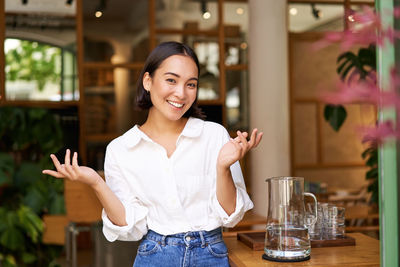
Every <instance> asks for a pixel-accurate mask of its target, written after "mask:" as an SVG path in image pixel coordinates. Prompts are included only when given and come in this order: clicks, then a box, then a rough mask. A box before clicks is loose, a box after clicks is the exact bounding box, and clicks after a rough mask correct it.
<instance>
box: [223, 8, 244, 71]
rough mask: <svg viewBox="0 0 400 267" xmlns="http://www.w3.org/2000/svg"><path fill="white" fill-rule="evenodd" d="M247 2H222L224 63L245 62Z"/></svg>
mask: <svg viewBox="0 0 400 267" xmlns="http://www.w3.org/2000/svg"><path fill="white" fill-rule="evenodd" d="M248 21H249V16H248V4H247V3H240V2H237V3H236V2H234V3H229V2H226V3H224V25H225V26H224V27H225V30H224V31H225V39H224V40H225V65H228V66H229V65H237V64H247V46H248V42H247V40H248V24H249V22H248Z"/></svg>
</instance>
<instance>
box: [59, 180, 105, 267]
mask: <svg viewBox="0 0 400 267" xmlns="http://www.w3.org/2000/svg"><path fill="white" fill-rule="evenodd" d="M64 197H65V207H66V211H67V215H66V217H67V219H68V222H69V223H68V226H67V227H66V229H65V243H66V261H67V264H68V266H72V267H77V266H78V263H77V261H78V259H77V251H78V247H77V236H78V235H79V233H80V232H90V231H91V229H92V226H93V225H96V224H97V223H98V222H99V221H100V220H101V211H102V206H101V204H100V202H99V200H98V199H97V197H96V195H95V193H94V192H93V190H92V189H91V188H90V187H89V186H87V185H85V184H83V183H80V182H72V181H70V180H67V179H66V180H64ZM95 246H96V244H95ZM95 251H98V250H96V249H95ZM99 258H100V257H99V255H94V266H97V265H96V260H97V259H99Z"/></svg>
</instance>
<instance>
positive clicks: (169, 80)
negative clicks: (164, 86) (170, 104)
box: [167, 78, 175, 83]
mask: <svg viewBox="0 0 400 267" xmlns="http://www.w3.org/2000/svg"><path fill="white" fill-rule="evenodd" d="M167 82H169V83H175V80H174V79H171V78H169V79H167Z"/></svg>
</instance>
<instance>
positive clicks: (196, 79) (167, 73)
mask: <svg viewBox="0 0 400 267" xmlns="http://www.w3.org/2000/svg"><path fill="white" fill-rule="evenodd" d="M164 75H172V76H175V77H177V78H180V77H181V76H180V75H179V74H176V73H174V72H165V73H164ZM190 80H195V81H199V79H198V78H196V77H192V78H189V79H188V81H190Z"/></svg>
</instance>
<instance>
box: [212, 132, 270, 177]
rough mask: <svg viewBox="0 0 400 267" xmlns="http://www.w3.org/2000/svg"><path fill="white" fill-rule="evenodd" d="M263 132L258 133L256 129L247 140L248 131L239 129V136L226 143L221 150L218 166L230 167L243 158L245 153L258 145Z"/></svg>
mask: <svg viewBox="0 0 400 267" xmlns="http://www.w3.org/2000/svg"><path fill="white" fill-rule="evenodd" d="M262 135H263V133H262V132H260V133H258V130H257V129H254V130H253V132H252V133H251V136H250V140H249V141H247V136H248V134H247V132H240V131H237V137H236V138H234V139H232V138H231V140H230V141H229V142H228V143H226V144H225V145H224V146H223V147H222V148H221V150H220V151H219V155H218V161H217V167H218V168H225V169H227V168H229V167H230V166H231V165H232V164H233V163H235V162H236V161H238V160H240V159H242V158H243V157H244V155H245V154H246V153H247V152H248V151H249V150H250V149H252V148H254V147H256V146H258V144H259V143H260V141H261V138H262Z"/></svg>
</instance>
